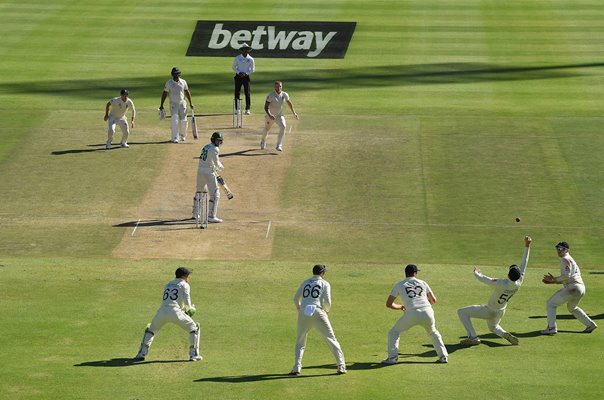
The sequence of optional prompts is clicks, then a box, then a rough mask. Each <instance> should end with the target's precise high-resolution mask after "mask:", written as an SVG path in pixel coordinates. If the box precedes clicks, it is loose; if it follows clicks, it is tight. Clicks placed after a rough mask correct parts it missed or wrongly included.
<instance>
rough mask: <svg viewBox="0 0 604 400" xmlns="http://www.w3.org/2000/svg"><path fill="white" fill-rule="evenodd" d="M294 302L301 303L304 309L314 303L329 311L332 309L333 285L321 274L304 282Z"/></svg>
mask: <svg viewBox="0 0 604 400" xmlns="http://www.w3.org/2000/svg"><path fill="white" fill-rule="evenodd" d="M294 304H296V305H300V307H301V308H302V309H304V308H305V307H306V306H309V305H313V306H316V307H319V308H322V309H323V310H324V311H326V312H329V310H330V309H331V286H330V285H329V283H328V282H327V281H326V280H325V279H323V278H321V277H320V276H319V275H313V276H312V278H310V279H307V280H305V281H304V282H302V284H301V285H300V287H299V288H298V290H297V291H296V294H295V295H294Z"/></svg>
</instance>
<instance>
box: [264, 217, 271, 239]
mask: <svg viewBox="0 0 604 400" xmlns="http://www.w3.org/2000/svg"><path fill="white" fill-rule="evenodd" d="M270 231H271V221H268V227H267V228H266V236H265V237H264V238H265V239H268V233H269V232H270Z"/></svg>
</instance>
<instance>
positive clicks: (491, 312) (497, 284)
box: [457, 236, 532, 346]
mask: <svg viewBox="0 0 604 400" xmlns="http://www.w3.org/2000/svg"><path fill="white" fill-rule="evenodd" d="M531 242H532V239H531V238H530V237H529V236H525V237H524V254H523V255H522V261H521V262H520V267H518V266H517V265H515V264H512V265H510V268H509V270H508V276H507V278H501V279H495V278H489V277H488V276H486V275H483V274H481V273H480V268H478V267H475V268H474V276H475V277H476V279H478V280H479V281H480V282H482V283H484V284H486V285H488V286H490V287H491V288H492V289H493V292H492V293H491V297H489V301H488V303H487V304H485V305H473V306H467V307H463V308H460V309H459V310H457V315H459V319H460V320H461V323H462V324H463V326H464V327H465V328H466V332H467V333H468V338H467V339H463V340H462V341H461V344H462V345H464V346H475V345H478V344H480V339H479V338H478V336H477V335H476V331H475V330H474V326H473V325H472V321H471V319H470V318H480V319H485V320H486V322H487V326H488V327H489V330H490V331H491V332H493V333H494V334H496V335H497V336H499V337H501V338H504V339H505V340H507V341H508V342H510V343H511V344H513V345H517V344H518V338H517V337H516V336H514V335H512V334H511V333H509V332H506V331H505V330H504V329H503V328H502V327H501V326H500V325H499V323H500V322H501V319H502V318H503V315H504V314H505V309H506V307H507V305H508V302H509V301H510V299H511V298H512V296H513V295H514V294H515V293H516V292H517V291H518V289H520V286H521V285H522V282H523V281H524V271H525V270H526V266H527V263H528V259H529V253H530V247H531Z"/></svg>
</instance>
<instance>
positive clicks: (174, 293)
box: [134, 267, 203, 361]
mask: <svg viewBox="0 0 604 400" xmlns="http://www.w3.org/2000/svg"><path fill="white" fill-rule="evenodd" d="M175 275H176V278H175V279H173V280H171V281H170V282H168V283H167V284H166V286H165V287H164V294H163V298H162V303H161V307H160V308H159V310H157V314H155V317H154V318H153V320H152V321H151V324H149V325H148V326H147V329H145V333H144V335H143V340H142V342H141V346H140V349H139V350H138V354H137V355H136V357H134V359H135V360H137V361H143V360H144V359H145V357H146V356H147V354H148V352H149V347H151V343H153V338H154V337H155V335H156V334H157V332H159V330H160V329H161V327H162V326H164V325H165V324H167V323H168V322H170V323H173V324H176V325H178V326H180V327H181V328H182V329H184V330H186V331H187V332H189V360H190V361H199V360H203V357H202V356H201V355H200V354H199V331H200V328H199V324H198V323H197V322H195V321H193V318H191V316H192V315H193V314H195V311H196V310H195V306H194V305H193V304H191V294H190V291H191V287H190V286H189V275H191V271H190V270H189V269H188V268H185V267H178V268H177V269H176V272H175Z"/></svg>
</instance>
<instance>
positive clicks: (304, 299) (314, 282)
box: [289, 264, 346, 375]
mask: <svg viewBox="0 0 604 400" xmlns="http://www.w3.org/2000/svg"><path fill="white" fill-rule="evenodd" d="M326 271H327V267H325V265H322V264H317V265H315V266H313V268H312V273H313V276H312V278H310V279H307V280H305V281H304V282H302V284H301V285H300V287H299V288H298V290H297V291H296V294H295V295H294V304H295V305H296V309H297V310H298V340H297V341H296V348H295V353H296V354H295V357H296V359H295V362H294V368H293V369H292V371H291V372H290V373H289V374H290V375H299V374H300V370H302V357H303V356H304V348H305V347H306V338H307V337H308V332H309V331H310V330H311V329H312V328H316V329H317V330H318V331H319V333H320V334H321V336H323V339H325V343H327V346H329V350H331V353H332V354H333V356H334V357H335V358H336V363H337V365H338V367H337V372H338V374H345V373H346V361H345V360H344V353H342V349H341V348H340V343H338V339H336V335H335V333H334V332H333V329H332V327H331V323H330V322H329V318H328V317H327V314H328V313H329V309H330V308H331V286H330V285H329V282H327V281H326V280H325V279H323V277H324V276H325V272H326Z"/></svg>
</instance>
